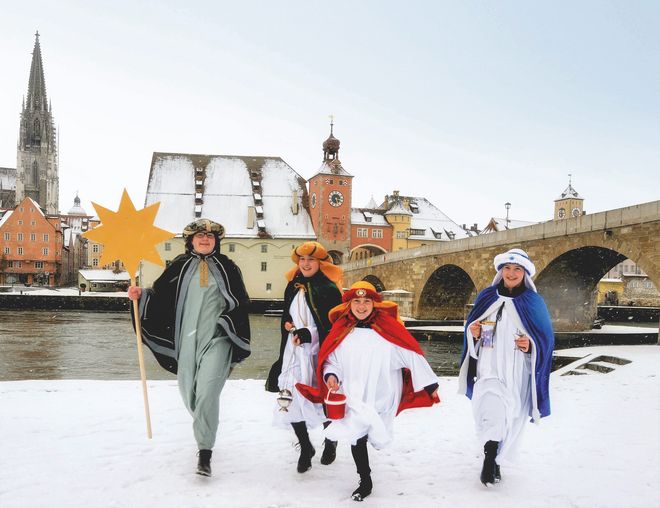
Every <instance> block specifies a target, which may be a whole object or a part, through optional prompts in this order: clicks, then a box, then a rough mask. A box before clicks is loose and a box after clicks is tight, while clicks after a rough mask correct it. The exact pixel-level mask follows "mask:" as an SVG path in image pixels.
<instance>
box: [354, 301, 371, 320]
mask: <svg viewBox="0 0 660 508" xmlns="http://www.w3.org/2000/svg"><path fill="white" fill-rule="evenodd" d="M373 310H374V301H373V300H372V299H371V298H353V299H352V300H351V312H352V313H353V315H354V316H355V317H356V318H358V319H359V320H360V321H361V320H363V319H366V318H368V317H369V315H370V314H371V312H372V311H373Z"/></svg>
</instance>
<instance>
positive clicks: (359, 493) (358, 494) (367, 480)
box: [351, 474, 374, 501]
mask: <svg viewBox="0 0 660 508" xmlns="http://www.w3.org/2000/svg"><path fill="white" fill-rule="evenodd" d="M373 487H374V486H373V483H372V482H371V475H368V474H366V475H360V485H358V488H357V489H355V490H354V491H353V494H352V495H351V499H352V500H353V501H363V500H364V498H365V497H367V496H368V495H369V494H371V490H372V489H373Z"/></svg>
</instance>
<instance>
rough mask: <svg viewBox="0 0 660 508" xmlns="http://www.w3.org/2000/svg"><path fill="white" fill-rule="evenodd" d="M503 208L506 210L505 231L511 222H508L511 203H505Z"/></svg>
mask: <svg viewBox="0 0 660 508" xmlns="http://www.w3.org/2000/svg"><path fill="white" fill-rule="evenodd" d="M504 208H506V226H505V227H506V229H509V222H511V221H510V220H509V208H511V203H509V202H508V201H507V202H506V203H504Z"/></svg>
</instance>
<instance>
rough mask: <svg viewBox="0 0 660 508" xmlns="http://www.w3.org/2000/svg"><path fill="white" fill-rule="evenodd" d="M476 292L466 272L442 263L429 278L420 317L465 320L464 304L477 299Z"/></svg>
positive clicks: (420, 301) (422, 294)
mask: <svg viewBox="0 0 660 508" xmlns="http://www.w3.org/2000/svg"><path fill="white" fill-rule="evenodd" d="M476 291H477V288H476V286H475V284H474V282H473V280H472V277H470V275H469V274H468V272H467V271H465V270H464V269H463V268H461V267H460V266H458V265H455V264H445V265H442V266H440V267H437V268H435V269H434V270H433V272H432V273H431V274H430V275H429V276H428V277H427V278H426V282H425V283H424V286H423V288H422V291H421V292H420V293H419V297H418V299H417V305H416V309H417V312H416V315H417V317H418V318H419V319H463V318H464V317H465V316H464V314H465V306H466V305H467V304H468V303H470V302H472V301H473V300H474V298H475V296H476Z"/></svg>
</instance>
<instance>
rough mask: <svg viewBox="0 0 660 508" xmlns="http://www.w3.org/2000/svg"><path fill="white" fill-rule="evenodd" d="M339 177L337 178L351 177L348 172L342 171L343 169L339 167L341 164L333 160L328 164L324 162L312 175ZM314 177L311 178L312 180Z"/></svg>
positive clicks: (337, 160)
mask: <svg viewBox="0 0 660 508" xmlns="http://www.w3.org/2000/svg"><path fill="white" fill-rule="evenodd" d="M319 174H321V175H339V176H353V175H351V174H350V173H349V172H348V171H346V170H345V169H344V167H343V166H342V165H341V162H339V159H334V160H331V161H329V162H326V161H324V162H323V164H321V167H320V168H319V170H318V171H317V172H316V173H315V174H314V176H316V175H319ZM314 176H313V177H312V178H314Z"/></svg>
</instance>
